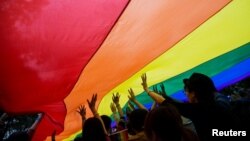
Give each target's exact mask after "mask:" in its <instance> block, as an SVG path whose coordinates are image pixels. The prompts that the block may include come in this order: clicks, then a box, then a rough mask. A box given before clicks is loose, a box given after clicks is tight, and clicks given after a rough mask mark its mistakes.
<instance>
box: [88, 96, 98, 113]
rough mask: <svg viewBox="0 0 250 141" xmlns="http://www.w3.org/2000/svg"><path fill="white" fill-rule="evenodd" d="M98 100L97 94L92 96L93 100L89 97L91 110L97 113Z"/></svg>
mask: <svg viewBox="0 0 250 141" xmlns="http://www.w3.org/2000/svg"><path fill="white" fill-rule="evenodd" d="M96 100H97V94H96V93H95V94H93V96H92V98H91V101H89V100H88V99H87V102H88V105H89V108H90V110H91V112H92V113H93V114H94V115H95V114H96V113H97V111H96V109H95V104H96Z"/></svg>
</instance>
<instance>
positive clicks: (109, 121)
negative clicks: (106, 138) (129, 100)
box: [101, 115, 112, 132]
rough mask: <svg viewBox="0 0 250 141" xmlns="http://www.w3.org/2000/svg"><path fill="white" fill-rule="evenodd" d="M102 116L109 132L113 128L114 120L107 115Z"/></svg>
mask: <svg viewBox="0 0 250 141" xmlns="http://www.w3.org/2000/svg"><path fill="white" fill-rule="evenodd" d="M101 118H102V121H103V123H104V126H105V128H106V130H107V131H108V132H109V131H110V129H111V122H112V120H111V118H110V117H109V116H107V115H102V116H101Z"/></svg>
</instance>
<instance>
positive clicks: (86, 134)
mask: <svg viewBox="0 0 250 141" xmlns="http://www.w3.org/2000/svg"><path fill="white" fill-rule="evenodd" d="M82 139H83V140H84V141H106V135H105V132H104V129H103V126H102V123H101V121H100V119H98V118H95V117H91V118H88V119H87V120H86V121H85V122H84V125H83V129H82Z"/></svg>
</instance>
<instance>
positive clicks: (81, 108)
mask: <svg viewBox="0 0 250 141" xmlns="http://www.w3.org/2000/svg"><path fill="white" fill-rule="evenodd" d="M76 111H77V112H78V113H79V114H80V115H81V117H82V129H83V125H84V122H85V120H86V108H85V106H84V105H81V106H79V108H78V110H76Z"/></svg>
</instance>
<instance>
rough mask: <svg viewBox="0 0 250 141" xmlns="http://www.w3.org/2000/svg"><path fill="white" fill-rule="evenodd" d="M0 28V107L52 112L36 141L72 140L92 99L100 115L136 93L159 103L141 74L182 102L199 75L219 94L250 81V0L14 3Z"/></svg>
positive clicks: (0, 14)
mask: <svg viewBox="0 0 250 141" xmlns="http://www.w3.org/2000/svg"><path fill="white" fill-rule="evenodd" d="M0 20H1V22H0V63H1V69H0V80H1V81H0V108H1V109H2V110H4V111H5V112H7V113H14V114H26V113H37V112H42V113H44V116H43V118H42V120H41V122H40V123H39V125H38V127H37V129H36V131H35V134H34V136H33V140H34V141H40V140H50V138H49V136H50V135H51V134H52V132H53V131H54V130H56V131H57V136H56V139H57V140H72V139H73V138H74V136H75V134H77V133H79V131H80V130H81V118H80V116H79V114H78V113H77V112H76V109H77V107H78V106H79V105H81V104H85V105H86V104H87V102H86V100H87V99H90V98H91V96H92V94H93V93H98V101H97V102H98V111H99V113H100V114H107V115H111V111H110V109H109V105H110V102H111V97H112V93H113V92H119V93H120V94H121V99H120V104H121V105H122V106H125V105H126V102H127V100H128V98H127V95H128V92H127V90H128V89H129V88H133V89H134V91H135V93H136V95H137V98H138V99H139V101H141V102H142V103H143V104H145V105H147V104H150V103H152V100H151V99H150V98H149V97H148V96H147V95H145V93H143V89H142V87H141V80H140V75H141V74H142V73H147V76H148V81H149V85H150V86H153V85H156V84H159V83H163V84H164V86H165V87H166V91H167V93H168V95H170V96H172V97H174V98H177V99H179V100H183V99H185V96H184V95H183V93H182V87H183V85H182V79H183V78H186V77H189V76H190V75H191V74H192V73H193V72H200V73H204V74H206V75H208V76H210V77H211V78H212V79H213V80H214V82H215V84H216V86H217V87H218V89H220V88H223V87H225V86H227V85H230V84H232V83H234V82H237V81H239V80H241V79H243V78H245V77H247V76H249V75H250V1H249V0H131V1H129V0H63V1H57V0H23V1H19V0H12V1H1V2H0ZM86 106H87V105H86ZM87 112H88V115H87V116H91V114H90V111H87Z"/></svg>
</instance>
